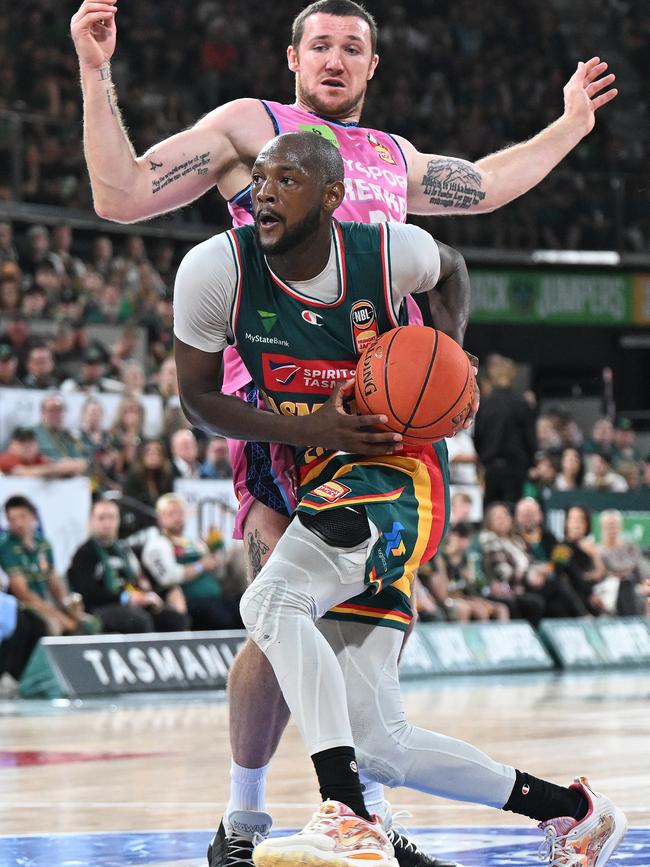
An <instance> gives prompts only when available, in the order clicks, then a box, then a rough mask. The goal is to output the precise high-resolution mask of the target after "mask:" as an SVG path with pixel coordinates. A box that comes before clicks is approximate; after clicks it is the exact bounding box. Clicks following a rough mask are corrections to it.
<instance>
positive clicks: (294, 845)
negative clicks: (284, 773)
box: [253, 801, 398, 867]
mask: <svg viewBox="0 0 650 867" xmlns="http://www.w3.org/2000/svg"><path fill="white" fill-rule="evenodd" d="M369 861H372V863H373V864H375V865H377V867H398V862H397V859H396V858H395V852H394V849H393V844H392V843H391V842H390V840H389V839H388V836H387V834H386V832H385V831H384V829H383V827H382V824H381V822H380V820H379V817H378V816H375V817H374V818H373V821H372V822H368V821H367V820H366V819H362V818H361V817H360V816H357V815H356V814H355V813H353V812H352V810H351V809H350V808H349V807H348V806H346V805H345V804H341V803H340V801H324V802H323V803H322V804H321V806H320V809H319V810H318V811H317V812H316V813H314V815H313V816H312V817H311V819H310V820H309V822H307V824H306V825H305V827H304V828H303V829H302V831H299V832H298V833H297V834H291V835H290V836H288V837H273V838H269V839H268V840H264V841H262V842H261V843H258V845H257V846H255V848H254V849H253V863H254V864H255V867H297V865H302V867H359V865H362V864H367V863H368V862H369Z"/></svg>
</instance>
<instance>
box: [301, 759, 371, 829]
mask: <svg viewBox="0 0 650 867" xmlns="http://www.w3.org/2000/svg"><path fill="white" fill-rule="evenodd" d="M311 760H312V762H313V763H314V768H315V769H316V776H317V777H318V785H319V787H320V793H321V797H322V798H323V800H324V801H327V800H328V798H329V799H331V800H332V801H340V802H341V803H342V804H346V805H347V806H348V807H349V808H350V809H351V810H352V812H353V813H356V815H357V816H361V818H362V819H368V821H371V820H372V816H371V815H370V813H369V812H368V811H367V810H366V805H365V802H364V800H363V789H362V788H361V782H360V780H359V771H358V769H357V761H356V757H355V754H354V747H333V748H332V749H331V750H323V751H322V752H320V753H314V755H313V756H312V757H311Z"/></svg>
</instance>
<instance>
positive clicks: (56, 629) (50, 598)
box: [0, 496, 96, 635]
mask: <svg viewBox="0 0 650 867" xmlns="http://www.w3.org/2000/svg"><path fill="white" fill-rule="evenodd" d="M4 510H5V515H6V517H7V525H8V527H9V530H8V532H7V533H5V534H4V535H3V536H2V539H1V540H0V567H1V568H2V569H4V571H5V572H6V573H7V575H8V576H9V590H10V592H11V593H12V594H13V595H14V596H15V597H16V599H18V601H19V602H20V603H22V605H23V606H24V607H25V608H29V609H30V610H31V611H33V612H34V613H35V614H36V615H37V616H38V617H40V618H41V620H43V621H45V624H46V628H47V632H48V635H75V634H77V633H79V632H81V631H88V630H85V629H84V626H85V624H84V621H83V619H82V616H81V612H75V611H74V610H73V609H72V608H71V607H70V605H69V601H70V600H69V598H68V595H67V593H66V590H65V587H64V585H63V581H62V580H61V578H60V577H59V576H58V575H57V573H56V570H55V569H54V558H53V555H52V546H51V545H50V543H49V542H48V541H47V539H45V538H44V536H42V535H41V534H40V533H39V532H38V531H37V529H36V526H37V514H36V509H35V507H34V505H33V504H32V503H31V502H30V501H29V500H28V499H27V498H26V497H21V496H14V497H9V499H8V500H7V501H6V502H5V504H4ZM91 627H92V624H91ZM90 631H96V630H92V628H91V630H90Z"/></svg>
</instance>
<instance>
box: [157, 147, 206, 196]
mask: <svg viewBox="0 0 650 867" xmlns="http://www.w3.org/2000/svg"><path fill="white" fill-rule="evenodd" d="M149 162H150V163H151V160H149ZM209 162H210V151H206V152H205V153H204V154H195V155H194V156H193V157H190V158H189V160H185V162H183V163H178V165H175V166H174V167H173V168H171V169H169V171H167V172H165V174H164V175H161V176H160V177H159V178H154V179H153V181H152V182H151V192H152V193H154V194H155V193H159V192H160V191H161V190H164V189H165V187H168V186H169V185H170V184H173V183H174V182H175V181H179V180H180V179H181V178H184V177H185V176H186V175H189V174H190V173H191V172H196V174H197V175H207V173H208V164H209ZM158 166H162V163H156V164H153V163H152V164H151V170H152V171H153V170H154V168H157V167H158Z"/></svg>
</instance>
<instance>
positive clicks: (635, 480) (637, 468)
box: [616, 461, 641, 491]
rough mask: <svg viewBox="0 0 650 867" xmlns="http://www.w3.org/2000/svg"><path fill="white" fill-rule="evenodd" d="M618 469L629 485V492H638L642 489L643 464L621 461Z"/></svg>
mask: <svg viewBox="0 0 650 867" xmlns="http://www.w3.org/2000/svg"><path fill="white" fill-rule="evenodd" d="M616 469H617V471H618V474H619V476H621V477H622V478H623V480H624V482H625V484H626V485H627V489H628V491H638V490H639V488H640V487H641V464H640V463H638V462H637V461H619V462H618V463H617V464H616Z"/></svg>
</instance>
